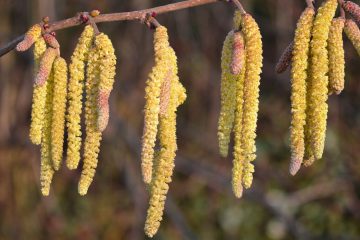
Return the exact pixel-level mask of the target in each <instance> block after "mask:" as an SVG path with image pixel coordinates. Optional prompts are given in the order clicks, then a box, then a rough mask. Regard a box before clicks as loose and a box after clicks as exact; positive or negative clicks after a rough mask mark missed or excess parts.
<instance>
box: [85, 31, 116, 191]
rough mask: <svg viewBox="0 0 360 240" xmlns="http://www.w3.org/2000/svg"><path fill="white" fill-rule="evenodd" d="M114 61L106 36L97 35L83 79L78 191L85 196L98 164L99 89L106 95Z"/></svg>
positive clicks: (112, 78) (112, 50)
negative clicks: (83, 129)
mask: <svg viewBox="0 0 360 240" xmlns="http://www.w3.org/2000/svg"><path fill="white" fill-rule="evenodd" d="M115 64H116V58H115V55H114V48H113V46H112V43H111V41H110V39H109V38H108V36H107V35H106V34H104V33H100V34H99V35H97V36H96V38H95V46H94V48H93V50H92V51H91V53H90V54H89V62H88V68H87V78H86V102H85V126H86V138H85V146H84V165H83V170H82V172H81V177H80V181H79V186H78V191H79V194H80V195H85V194H86V193H87V191H88V189H89V186H90V184H91V183H92V181H93V179H94V175H95V171H96V167H97V164H98V155H99V152H100V142H101V137H102V136H101V130H100V129H99V125H98V120H99V109H98V104H99V94H100V89H101V90H102V91H103V92H106V93H107V94H110V91H111V89H112V85H113V82H114V77H115Z"/></svg>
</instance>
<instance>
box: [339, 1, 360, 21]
mask: <svg viewBox="0 0 360 240" xmlns="http://www.w3.org/2000/svg"><path fill="white" fill-rule="evenodd" d="M343 8H344V9H345V11H346V12H347V13H349V14H350V15H351V17H352V18H353V19H354V20H355V22H356V23H357V25H360V6H359V5H357V4H356V3H354V2H351V1H346V2H345V3H343Z"/></svg>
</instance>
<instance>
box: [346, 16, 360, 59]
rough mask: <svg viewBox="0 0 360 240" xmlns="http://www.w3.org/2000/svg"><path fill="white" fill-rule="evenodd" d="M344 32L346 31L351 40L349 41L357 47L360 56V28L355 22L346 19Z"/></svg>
mask: <svg viewBox="0 0 360 240" xmlns="http://www.w3.org/2000/svg"><path fill="white" fill-rule="evenodd" d="M344 31H345V34H346V36H347V37H348V38H349V40H350V41H351V43H352V44H353V46H354V47H355V49H356V51H357V53H358V54H359V55H360V30H359V27H358V26H357V24H356V23H355V22H354V21H353V20H351V19H346V21H345V28H344Z"/></svg>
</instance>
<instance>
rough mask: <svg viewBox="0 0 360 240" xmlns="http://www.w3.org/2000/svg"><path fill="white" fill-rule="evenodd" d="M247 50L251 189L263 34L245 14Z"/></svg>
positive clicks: (246, 151) (245, 143)
mask: <svg viewBox="0 0 360 240" xmlns="http://www.w3.org/2000/svg"><path fill="white" fill-rule="evenodd" d="M241 26H242V30H243V33H244V38H245V48H246V71H245V83H244V104H243V125H242V131H241V135H242V136H241V137H242V140H241V142H242V143H241V145H242V148H243V155H244V168H243V186H244V187H245V188H249V187H250V186H251V183H252V178H253V177H252V174H253V172H254V166H253V164H252V163H251V162H252V161H254V160H255V158H256V153H255V152H256V145H255V138H256V124H257V114H258V110H259V85H260V73H261V67H262V41H261V33H260V30H259V27H258V25H257V23H256V21H255V19H254V18H253V17H252V16H251V15H250V14H244V15H243V18H242V21H241Z"/></svg>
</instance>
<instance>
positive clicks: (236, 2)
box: [230, 0, 246, 14]
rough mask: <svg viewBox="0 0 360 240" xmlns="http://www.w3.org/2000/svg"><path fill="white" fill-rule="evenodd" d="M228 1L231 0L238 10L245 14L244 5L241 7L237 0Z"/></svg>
mask: <svg viewBox="0 0 360 240" xmlns="http://www.w3.org/2000/svg"><path fill="white" fill-rule="evenodd" d="M230 1H232V2H233V3H234V4H235V6H236V7H237V8H238V9H239V11H240V12H241V14H246V11H245V9H244V7H243V5H242V4H241V3H240V1H239V0H230Z"/></svg>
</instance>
